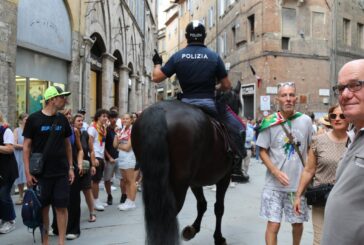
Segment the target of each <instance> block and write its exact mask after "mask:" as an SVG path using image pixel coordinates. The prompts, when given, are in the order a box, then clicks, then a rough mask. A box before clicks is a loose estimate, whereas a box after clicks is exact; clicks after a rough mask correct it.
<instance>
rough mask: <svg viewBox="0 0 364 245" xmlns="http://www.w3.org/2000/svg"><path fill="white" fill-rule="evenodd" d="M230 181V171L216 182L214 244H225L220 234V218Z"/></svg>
mask: <svg viewBox="0 0 364 245" xmlns="http://www.w3.org/2000/svg"><path fill="white" fill-rule="evenodd" d="M229 183H230V173H228V174H227V175H226V176H225V177H224V178H223V179H221V180H220V181H219V182H218V183H217V184H216V203H215V216H216V227H215V233H214V239H215V245H225V244H226V240H225V238H224V237H223V236H222V234H221V219H222V216H223V214H224V200H225V193H226V190H227V188H228V186H229Z"/></svg>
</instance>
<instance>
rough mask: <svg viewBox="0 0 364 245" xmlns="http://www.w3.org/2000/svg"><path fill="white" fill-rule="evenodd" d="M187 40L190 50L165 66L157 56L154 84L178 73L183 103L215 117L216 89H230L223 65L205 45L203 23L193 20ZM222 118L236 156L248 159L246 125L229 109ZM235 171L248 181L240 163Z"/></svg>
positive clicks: (235, 176)
mask: <svg viewBox="0 0 364 245" xmlns="http://www.w3.org/2000/svg"><path fill="white" fill-rule="evenodd" d="M185 37H186V39H187V43H188V45H187V47H186V48H183V49H182V50H180V51H178V52H176V53H175V54H173V55H172V56H171V57H170V59H169V60H168V61H167V63H166V64H165V65H164V66H163V67H162V66H161V65H162V63H163V60H162V57H160V56H159V55H158V53H157V52H156V53H155V55H154V56H153V63H154V65H155V66H154V70H153V81H154V82H156V83H159V82H161V81H163V80H164V79H166V78H167V77H171V76H172V75H173V74H176V76H177V78H178V80H179V84H180V86H181V88H182V91H183V94H182V102H185V103H189V104H194V105H197V106H201V107H204V108H208V110H209V111H211V112H212V113H213V114H216V115H218V114H219V112H220V110H218V108H217V106H216V103H215V89H216V88H218V89H219V90H222V91H228V90H230V89H231V82H230V80H229V78H228V74H227V71H226V69H225V65H224V62H223V61H222V59H221V58H220V56H219V55H218V54H217V53H215V52H213V51H212V50H210V49H208V48H207V47H206V46H205V45H204V40H205V38H206V29H205V27H204V25H203V24H202V23H201V22H200V21H196V20H194V21H192V22H190V23H189V24H188V25H187V27H186V32H185ZM216 81H218V83H219V84H218V85H216ZM220 116H221V117H222V120H223V121H224V122H225V123H226V126H227V128H228V130H229V133H230V135H231V138H232V139H234V140H233V141H234V143H235V147H234V149H235V151H236V154H237V155H240V156H241V157H245V156H246V150H245V148H244V141H245V139H244V138H245V137H243V135H245V127H244V124H243V123H242V121H241V120H240V118H239V117H238V116H237V115H236V114H235V113H234V112H232V111H231V110H230V109H229V108H225V107H224V109H223V112H222V113H221V112H220ZM240 162H241V161H240ZM238 164H239V163H238ZM233 169H234V170H233V175H232V178H233V181H238V182H244V181H246V177H245V176H244V175H243V174H242V172H241V163H240V168H236V167H234V168H233Z"/></svg>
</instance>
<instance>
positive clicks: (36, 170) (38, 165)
mask: <svg viewBox="0 0 364 245" xmlns="http://www.w3.org/2000/svg"><path fill="white" fill-rule="evenodd" d="M58 118H59V114H58V112H57V116H56V119H55V120H54V121H53V124H52V126H51V129H50V134H49V136H48V139H47V142H46V144H45V146H44V149H43V153H40V152H34V153H31V154H30V158H29V172H30V174H31V175H36V176H37V175H40V174H42V172H43V167H44V161H45V159H46V158H47V155H46V153H48V152H49V147H50V145H51V142H52V140H53V138H54V136H55V133H56V130H55V128H56V125H57V120H58Z"/></svg>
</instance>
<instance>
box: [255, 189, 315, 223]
mask: <svg viewBox="0 0 364 245" xmlns="http://www.w3.org/2000/svg"><path fill="white" fill-rule="evenodd" d="M294 198H295V197H294V193H292V192H284V191H276V190H270V189H263V193H262V199H261V205H260V217H262V218H265V219H267V220H269V221H271V222H275V223H281V221H282V216H283V212H284V215H285V220H286V222H289V223H291V224H295V223H303V222H307V221H308V218H309V215H308V207H307V203H306V198H305V197H301V214H300V215H296V214H295V213H294V210H293V202H294Z"/></svg>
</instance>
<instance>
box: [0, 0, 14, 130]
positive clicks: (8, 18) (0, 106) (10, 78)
mask: <svg viewBox="0 0 364 245" xmlns="http://www.w3.org/2000/svg"><path fill="white" fill-rule="evenodd" d="M16 4H17V2H16V1H8V0H5V1H1V2H0V91H1V93H0V112H1V113H2V114H3V116H4V117H5V119H6V120H7V121H9V122H11V123H12V122H14V121H15V117H16V116H15V114H13V113H11V112H13V111H15V110H16V103H15V101H16V95H15V56H16V31H17V30H16V19H17V11H16V7H17V5H16Z"/></svg>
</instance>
